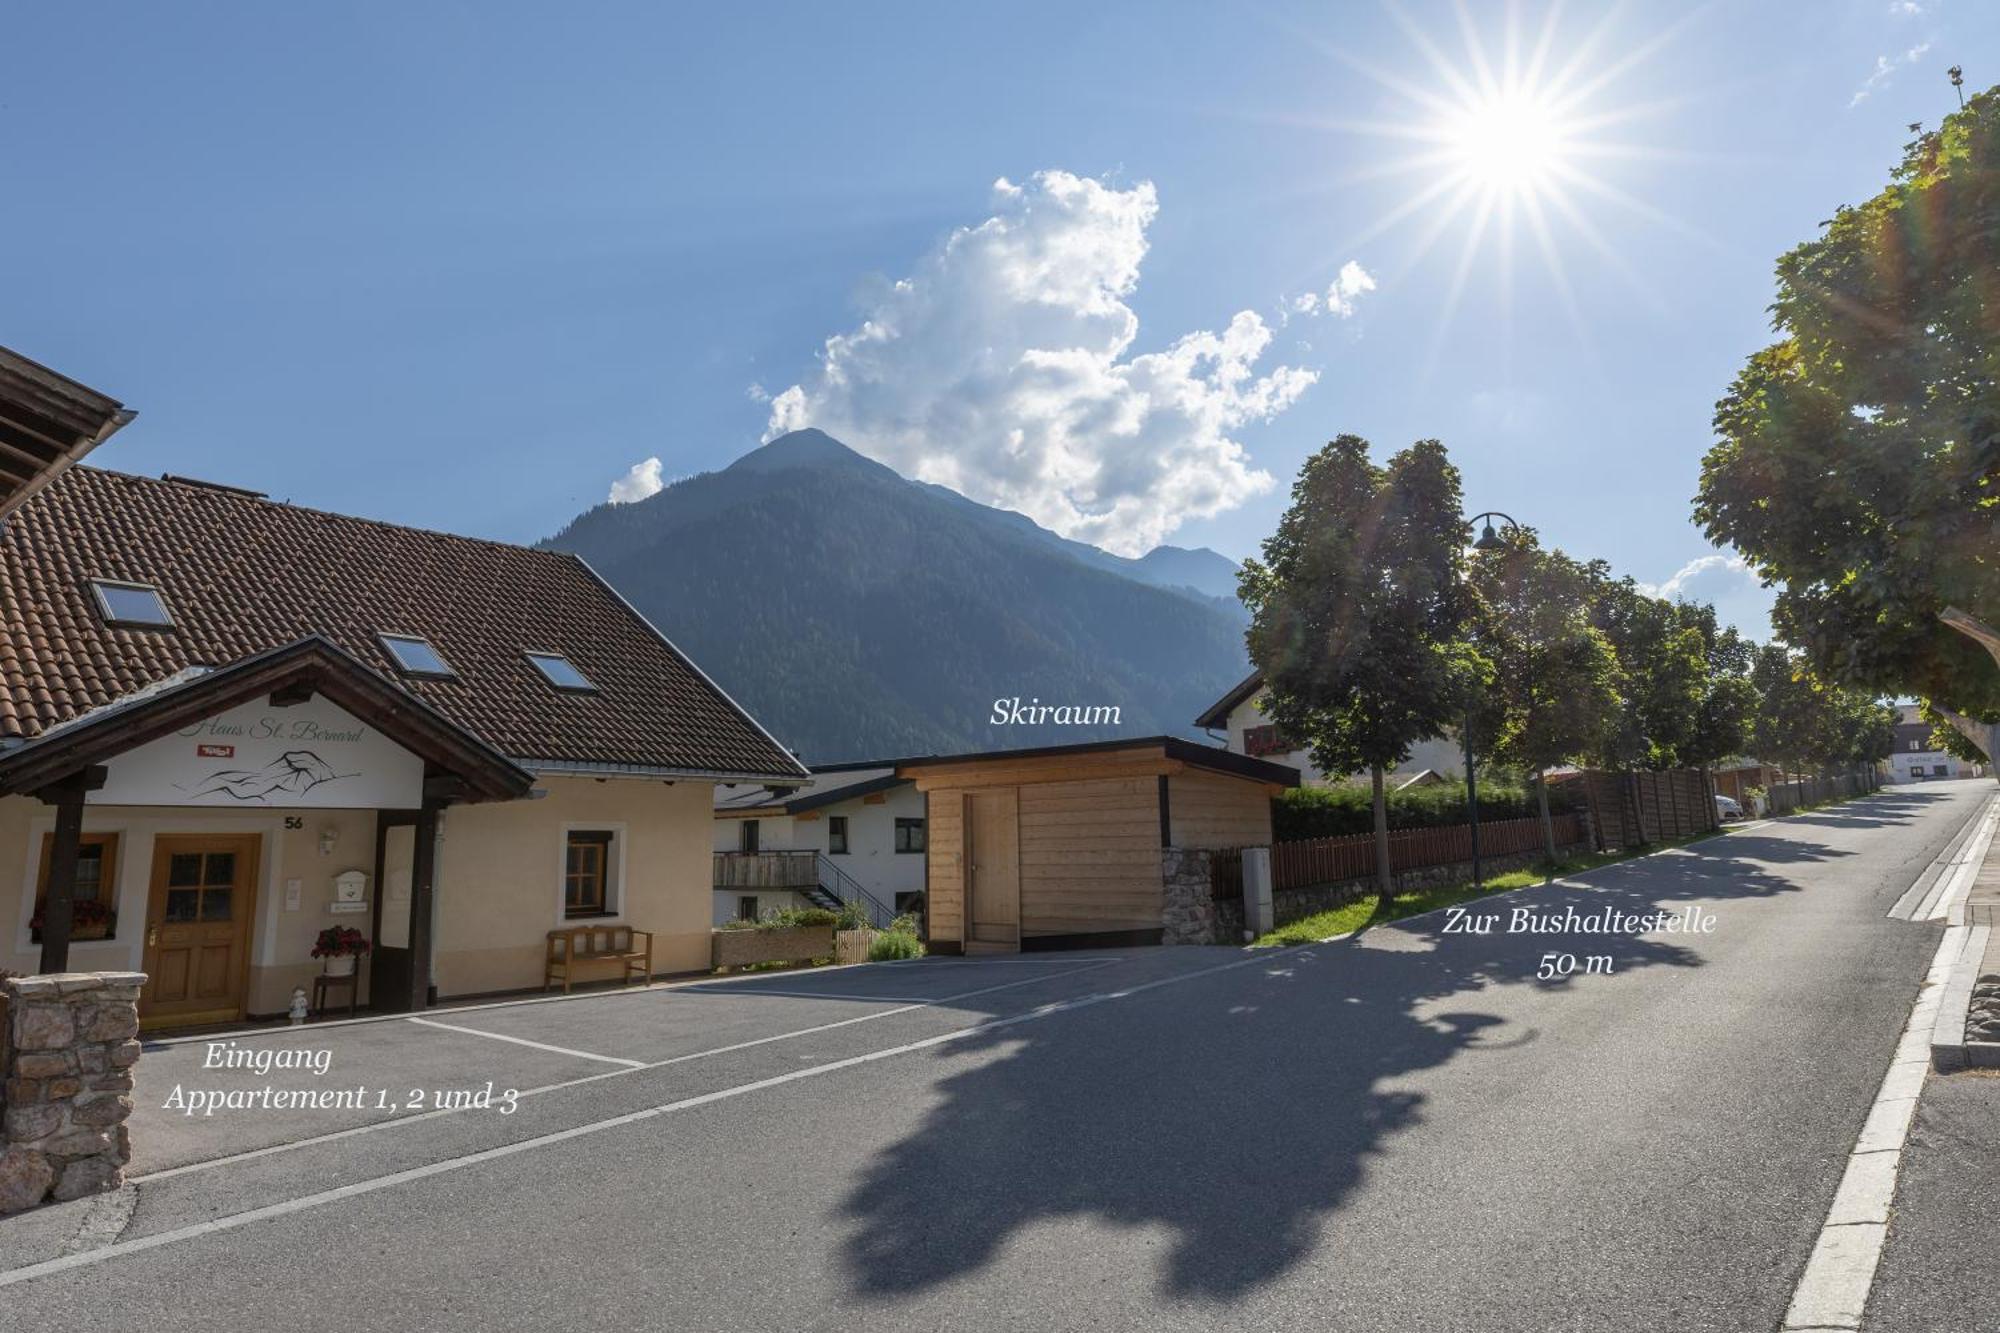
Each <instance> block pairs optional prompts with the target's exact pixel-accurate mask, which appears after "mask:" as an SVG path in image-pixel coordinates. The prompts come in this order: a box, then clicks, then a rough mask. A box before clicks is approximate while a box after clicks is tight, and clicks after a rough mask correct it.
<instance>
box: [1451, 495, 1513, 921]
mask: <svg viewBox="0 0 2000 1333" xmlns="http://www.w3.org/2000/svg"><path fill="white" fill-rule="evenodd" d="M1496 518H1497V519H1499V520H1500V521H1501V522H1502V523H1503V524H1505V525H1506V527H1507V531H1509V532H1519V531H1520V530H1521V525H1520V524H1519V523H1516V522H1515V521H1514V520H1513V519H1511V518H1509V517H1508V516H1507V515H1505V514H1503V513H1501V512H1500V511H1499V510H1497V509H1489V510H1487V511H1486V512H1485V513H1483V514H1474V515H1473V516H1472V518H1471V519H1470V521H1468V522H1467V523H1466V526H1467V527H1468V528H1469V527H1471V526H1473V524H1475V523H1476V524H1481V525H1483V526H1482V527H1481V529H1480V533H1479V539H1478V540H1477V541H1475V542H1473V543H1472V549H1473V550H1475V551H1478V552H1481V553H1482V554H1483V553H1484V552H1487V551H1504V550H1506V549H1507V542H1506V540H1505V539H1504V538H1503V537H1501V535H1500V534H1499V533H1498V532H1496V531H1494V528H1493V520H1494V519H1496ZM1476 711H1477V710H1476V709H1475V708H1474V706H1473V705H1472V704H1471V703H1469V702H1468V703H1467V704H1466V708H1465V805H1466V813H1467V815H1468V816H1469V817H1470V819H1471V827H1472V887H1473V888H1475V889H1477V888H1481V887H1483V882H1482V881H1483V877H1482V875H1481V874H1480V865H1479V770H1478V768H1477V767H1476V766H1475V765H1474V763H1473V758H1472V718H1473V714H1474V713H1475V712H1476Z"/></svg>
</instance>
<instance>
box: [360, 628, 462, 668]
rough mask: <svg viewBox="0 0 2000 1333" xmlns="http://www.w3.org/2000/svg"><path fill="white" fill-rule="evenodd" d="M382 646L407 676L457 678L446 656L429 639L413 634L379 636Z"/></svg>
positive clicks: (377, 636)
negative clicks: (445, 658)
mask: <svg viewBox="0 0 2000 1333" xmlns="http://www.w3.org/2000/svg"><path fill="white" fill-rule="evenodd" d="M375 637H376V638H378V639H380V640H382V646H383V647H384V648H387V649H388V650H389V656H391V657H393V658H395V659H396V665H397V666H398V667H400V668H402V671H403V674H404V675H406V676H441V677H448V676H456V675H457V674H458V673H457V672H456V671H453V670H452V669H451V663H449V662H447V661H445V660H444V655H443V654H441V653H440V652H438V650H437V649H435V648H433V647H431V641H430V640H429V639H420V638H417V637H416V636H415V635H413V634H378V635H376V636H375Z"/></svg>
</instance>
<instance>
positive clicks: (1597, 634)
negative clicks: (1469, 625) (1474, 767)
mask: <svg viewBox="0 0 2000 1333" xmlns="http://www.w3.org/2000/svg"><path fill="white" fill-rule="evenodd" d="M1505 540H1506V542H1507V545H1506V547H1505V549H1504V550H1500V551H1493V552H1487V553H1484V554H1481V555H1480V556H1479V557H1478V558H1477V559H1476V560H1475V561H1474V562H1473V566H1472V570H1473V573H1472V578H1473V584H1474V587H1475V588H1476V590H1477V591H1478V594H1479V606H1480V626H1481V629H1480V638H1481V643H1482V645H1483V646H1484V650H1485V652H1486V655H1487V657H1488V658H1490V660H1491V663H1492V683H1491V684H1490V685H1489V686H1488V687H1487V688H1486V689H1484V690H1482V691H1481V692H1480V694H1479V699H1478V708H1477V710H1476V715H1477V716H1476V721H1475V724H1474V728H1473V731H1474V736H1475V738H1476V739H1477V740H1478V741H1479V743H1480V749H1481V751H1482V752H1483V753H1485V754H1488V755H1490V756H1491V757H1492V758H1493V759H1495V760H1496V761H1498V762H1500V763H1502V764H1507V765H1510V766H1513V767H1518V768H1523V769H1528V770H1530V771H1532V772H1533V773H1534V774H1535V786H1536V789H1537V793H1538V795H1537V802H1538V806H1539V809H1540V811H1541V819H1542V845H1543V850H1544V851H1545V852H1546V853H1547V856H1548V859H1549V860H1550V861H1551V862H1553V861H1554V860H1555V857H1556V843H1555V825H1554V821H1553V820H1552V819H1551V818H1550V815H1549V792H1548V770H1549V769H1550V768H1553V767H1555V766H1556V765H1558V764H1566V763H1569V762H1571V761H1573V760H1577V759H1581V758H1583V757H1584V756H1586V755H1589V754H1593V753H1596V752H1597V751H1599V750H1600V749H1601V748H1602V746H1603V744H1604V741H1605V737H1606V736H1607V735H1608V734H1609V733H1610V732H1611V730H1612V729H1613V728H1614V727H1615V726H1616V725H1617V724H1618V721H1619V714H1620V709H1621V707H1622V704H1623V701H1622V700H1621V698H1620V697H1619V694H1618V691H1617V677H1618V660H1617V655H1616V653H1615V652H1614V651H1613V649H1612V647H1611V642H1610V640H1609V639H1608V638H1606V637H1605V634H1604V632H1603V631H1602V630H1601V629H1599V628H1598V627H1597V626H1596V625H1595V624H1593V623H1592V616H1591V593H1592V591H1593V588H1594V586H1595V582H1596V580H1595V577H1594V575H1593V573H1592V571H1591V569H1590V568H1589V567H1587V566H1585V565H1581V564H1579V563H1577V562H1576V561H1575V560H1572V559H1570V558H1569V557H1568V556H1566V555H1564V554H1563V553H1562V552H1561V551H1545V550H1543V549H1542V548H1541V546H1540V545H1539V544H1538V543H1537V541H1536V538H1535V534H1534V533H1533V532H1532V531H1530V530H1528V529H1514V530H1512V531H1510V532H1509V533H1508V536H1507V538H1506V539H1505Z"/></svg>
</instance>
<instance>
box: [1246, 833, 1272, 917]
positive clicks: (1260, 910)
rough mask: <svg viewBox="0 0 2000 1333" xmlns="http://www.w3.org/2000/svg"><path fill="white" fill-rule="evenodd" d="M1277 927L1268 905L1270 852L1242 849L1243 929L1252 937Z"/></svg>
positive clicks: (1270, 907)
mask: <svg viewBox="0 0 2000 1333" xmlns="http://www.w3.org/2000/svg"><path fill="white" fill-rule="evenodd" d="M1277 928H1278V918H1277V914H1276V912H1275V911H1274V910H1273V908H1272V906H1271V849H1270V848H1269V847H1245V848H1244V849H1243V929H1244V930H1245V931H1247V932H1248V933H1249V934H1250V935H1251V936H1252V937H1255V936H1259V935H1268V934H1270V933H1271V932H1272V931H1274V930H1276V929H1277Z"/></svg>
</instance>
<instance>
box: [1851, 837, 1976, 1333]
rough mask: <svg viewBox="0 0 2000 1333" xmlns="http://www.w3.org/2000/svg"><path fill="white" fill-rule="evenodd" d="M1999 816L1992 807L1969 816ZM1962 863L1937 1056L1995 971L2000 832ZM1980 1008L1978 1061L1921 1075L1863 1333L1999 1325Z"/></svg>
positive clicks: (1972, 1046) (1961, 1034)
mask: <svg viewBox="0 0 2000 1333" xmlns="http://www.w3.org/2000/svg"><path fill="white" fill-rule="evenodd" d="M1994 818H1995V811H1994V809H1993V808H1990V807H1989V809H1988V810H1987V811H1985V812H1984V813H1983V814H1982V815H1980V816H1977V817H1975V821H1974V822H1975V825H1977V824H1978V823H1979V821H1980V820H1982V819H1983V820H1988V821H1991V820H1993V819H1994ZM1978 836H1980V834H1979V833H1977V832H1975V834H1974V837H1978ZM1966 870H1967V871H1968V872H1969V874H1970V877H1971V884H1970V886H1969V887H1968V888H1967V889H1966V890H1965V892H1964V896H1963V897H1962V898H1961V899H1960V901H1959V904H1958V905H1957V907H1956V909H1955V910H1953V911H1952V912H1951V913H1950V918H1951V921H1952V923H1953V927H1954V928H1960V929H1964V930H1965V931H1966V933H1967V944H1968V948H1967V951H1966V956H1965V957H1964V959H1963V960H1962V962H1961V965H1960V968H1959V969H1958V972H1957V974H1956V976H1955V978H1954V982H1955V983H1956V984H1948V985H1947V988H1946V994H1945V996H1944V1005H1943V1008H1942V1009H1941V1010H1940V1011H1939V1018H1938V1028H1937V1034H1936V1035H1935V1036H1934V1038H1933V1041H1934V1045H1933V1055H1934V1057H1935V1056H1936V1055H1937V1054H1938V1052H1939V1051H1940V1049H1941V1047H1940V1045H1938V1044H1936V1043H1942V1042H1944V1041H1945V1040H1946V1039H1947V1037H1949V1036H1951V1035H1952V1034H1953V1033H1954V1030H1955V1032H1956V1035H1957V1039H1958V1040H1960V1041H1965V1036H1966V1031H1965V1024H1966V1021H1967V1019H1966V1011H1967V1006H1968V1004H1969V1003H1976V1002H1974V1001H1973V999H1972V997H1973V995H1974V994H1975V991H1977V992H1980V993H1983V992H1985V991H1987V989H1988V987H1987V986H1986V985H1983V984H1981V983H1979V981H1978V978H1980V977H1986V976H2000V930H1996V929H1995V927H1996V926H2000V837H1997V838H1993V839H1992V840H1991V841H1989V842H1987V844H1986V846H1985V852H1984V855H1983V857H1981V858H1980V861H1979V864H1978V866H1977V868H1976V869H1974V868H1972V867H1969V866H1968V867H1966ZM1975 960H1977V961H1975ZM1996 989H2000V988H1996ZM1954 1004H1955V1005H1956V1008H1955V1010H1954ZM1984 1012H1992V1013H1994V1015H1995V1019H1996V1020H2000V1010H1986V1009H1984V1008H1983V1007H1982V1008H1976V1009H1975V1011H1974V1013H1973V1016H1972V1022H1973V1028H1972V1031H1971V1034H1970V1035H1971V1037H1972V1040H1971V1041H1967V1042H1966V1043H1965V1045H1964V1047H1962V1048H1961V1049H1963V1050H1964V1051H1965V1052H1966V1053H1967V1056H1968V1060H1967V1063H1969V1064H1970V1065H1971V1066H1972V1067H1970V1068H1961V1069H1960V1072H1957V1073H1944V1074H1940V1073H1935V1072H1934V1073H1932V1074H1931V1075H1930V1076H1929V1078H1927V1079H1926V1080H1925V1084H1924V1090H1923V1095H1922V1099H1921V1100H1920V1101H1919V1102H1918V1104H1917V1113H1916V1119H1915V1121H1914V1123H1913V1124H1912V1126H1911V1129H1910V1137H1909V1141H1908V1142H1907V1143H1906V1144H1905V1145H1904V1148H1903V1156H1902V1167H1901V1172H1900V1175H1899V1177H1898V1179H1897V1183H1896V1193H1895V1202H1894V1206H1893V1209H1892V1211H1891V1214H1890V1221H1889V1233H1888V1240H1887V1243H1886V1245H1885V1246H1884V1248H1883V1251H1882V1259H1881V1263H1880V1265H1879V1266H1878V1267H1877V1269H1876V1271H1875V1283H1874V1286H1873V1288H1872V1290H1871V1292H1870V1294H1869V1298H1868V1305H1867V1312H1866V1316H1865V1318H1864V1319H1863V1320H1862V1323H1861V1328H1862V1330H1863V1333H1942V1331H1943V1330H1961V1329H1963V1330H1976V1329H1977V1330H1993V1329H2000V1295H1996V1293H2000V1251H1996V1250H1995V1249H1994V1247H1993V1244H1992V1228H1991V1216H1992V1210H1993V1201H1994V1200H1995V1199H1996V1198H2000V1152H1996V1151H1995V1148H1996V1145H2000V1069H1996V1068H1994V1067H1993V1065H1994V1064H1996V1063H2000V1061H1995V1060H1993V1059H1992V1058H1991V1056H1992V1055H1993V1054H1995V1053H2000V1021H1993V1022H1982V1021H1981V1014H1982V1013H1984ZM1982 1047H1983V1048H1985V1049H1984V1050H1982ZM1939 1067H1940V1068H1943V1067H1945V1066H1944V1065H1940V1066H1939Z"/></svg>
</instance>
